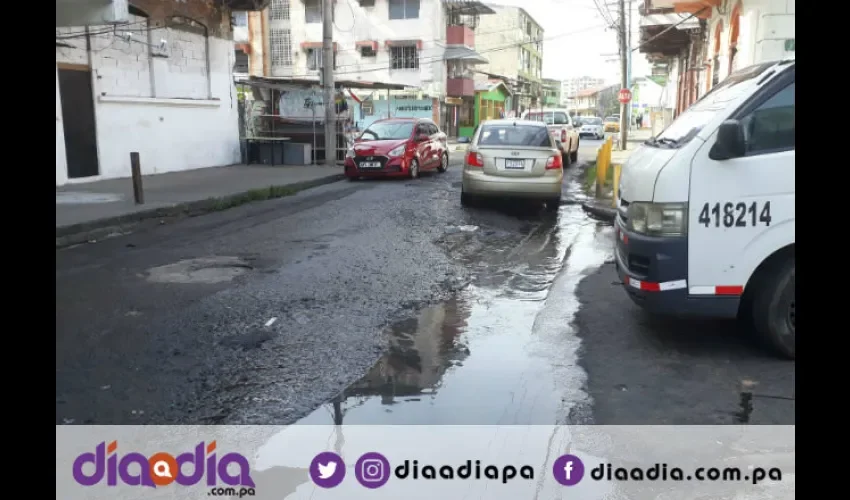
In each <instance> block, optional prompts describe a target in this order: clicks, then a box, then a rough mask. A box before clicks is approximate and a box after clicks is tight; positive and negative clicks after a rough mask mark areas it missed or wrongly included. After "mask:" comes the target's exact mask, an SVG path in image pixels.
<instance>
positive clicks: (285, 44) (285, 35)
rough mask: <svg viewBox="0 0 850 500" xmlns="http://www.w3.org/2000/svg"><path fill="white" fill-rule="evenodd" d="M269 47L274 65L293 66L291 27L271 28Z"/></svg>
mask: <svg viewBox="0 0 850 500" xmlns="http://www.w3.org/2000/svg"><path fill="white" fill-rule="evenodd" d="M269 47H270V49H271V59H272V66H292V33H291V32H290V30H289V29H280V28H271V29H270V30H269Z"/></svg>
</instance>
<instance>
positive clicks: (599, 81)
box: [561, 76, 605, 99]
mask: <svg viewBox="0 0 850 500" xmlns="http://www.w3.org/2000/svg"><path fill="white" fill-rule="evenodd" d="M603 85H605V79H604V78H594V77H592V76H580V77H578V78H568V79H566V80H562V81H561V98H562V99H568V98H570V99H571V98H575V97H577V95H578V93H579V92H581V91H582V90H587V89H592V88H597V87H602V86H603Z"/></svg>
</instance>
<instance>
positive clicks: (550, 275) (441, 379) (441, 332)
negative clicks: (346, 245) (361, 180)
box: [298, 185, 612, 425]
mask: <svg viewBox="0 0 850 500" xmlns="http://www.w3.org/2000/svg"><path fill="white" fill-rule="evenodd" d="M570 188H571V191H576V190H577V186H576V185H571V186H570ZM482 217H486V216H484V215H482ZM485 223H486V220H485ZM529 224H530V225H529V227H528V228H527V229H526V231H525V232H524V233H523V234H520V235H518V236H515V237H512V235H510V234H505V233H503V232H500V231H498V230H488V229H487V228H486V226H482V227H480V228H479V229H478V230H476V231H463V232H458V233H457V237H456V240H455V241H453V242H452V248H453V250H454V251H455V252H456V253H457V254H458V255H471V254H474V255H477V256H478V257H476V258H475V259H472V260H469V262H468V264H469V265H472V266H477V267H478V268H479V272H478V279H477V280H476V281H475V282H474V283H473V284H472V285H470V286H469V287H468V288H467V289H466V290H465V291H464V292H463V293H462V294H460V295H459V296H457V297H455V298H453V299H452V300H450V301H447V302H445V303H442V304H437V305H435V306H433V307H430V308H427V309H425V310H423V311H421V313H420V314H419V315H418V317H416V318H414V319H409V320H405V321H401V322H399V323H397V324H395V325H393V327H392V328H391V329H390V331H389V332H388V335H389V339H390V342H389V343H390V347H389V349H388V351H387V352H386V354H385V355H384V356H383V357H382V358H381V359H380V360H379V361H378V362H377V363H376V364H375V365H374V366H373V367H372V368H371V369H370V370H369V371H368V373H366V375H365V376H363V377H362V378H361V379H360V380H359V381H357V382H356V383H354V384H352V385H351V386H350V387H349V388H347V389H346V390H345V391H344V392H343V393H342V394H341V395H340V396H339V397H338V398H337V399H335V400H334V401H332V402H329V403H328V404H326V405H323V406H322V407H320V408H318V409H317V410H316V411H314V412H313V413H312V414H310V415H308V416H306V417H304V418H303V419H301V420H300V421H298V424H308V425H315V424H333V423H337V424H342V423H344V424H556V423H558V424H561V423H571V422H581V421H582V418H583V417H582V415H583V414H584V413H585V411H584V410H585V409H586V408H587V406H588V401H587V396H586V394H585V393H584V392H583V389H582V387H583V384H584V380H585V374H584V372H583V370H582V369H581V368H580V367H579V366H578V363H577V358H576V350H577V348H578V345H579V341H578V339H577V337H576V335H575V333H574V331H573V329H572V326H571V322H572V318H573V315H574V314H575V312H576V310H577V308H578V302H577V300H576V298H575V295H574V291H575V287H576V285H577V283H578V281H579V280H580V279H581V277H582V276H584V275H585V274H587V273H589V272H591V271H593V270H594V269H595V268H596V267H598V266H599V265H601V264H602V263H603V262H605V261H606V260H608V259H610V258H611V255H610V251H609V250H608V249H609V248H610V243H609V242H610V239H611V238H612V235H611V228H610V227H605V226H601V225H598V224H597V223H595V222H593V221H590V220H588V219H587V218H586V217H585V215H584V214H583V212H582V210H581V207H580V206H579V205H576V204H568V205H564V206H562V207H561V210H560V213H559V214H558V217H557V218H550V219H548V220H546V219H544V218H541V217H538V219H537V220H532V221H530V222H529ZM464 246H467V247H470V246H471V247H474V248H475V251H474V252H467V253H464V252H460V251H458V249H461V248H462V247H464ZM459 258H463V257H459ZM467 258H469V257H467Z"/></svg>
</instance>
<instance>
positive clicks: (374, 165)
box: [360, 161, 381, 168]
mask: <svg viewBox="0 0 850 500" xmlns="http://www.w3.org/2000/svg"><path fill="white" fill-rule="evenodd" d="M360 168H381V163H380V162H377V161H362V162H360Z"/></svg>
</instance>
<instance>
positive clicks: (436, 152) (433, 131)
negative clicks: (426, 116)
mask: <svg viewBox="0 0 850 500" xmlns="http://www.w3.org/2000/svg"><path fill="white" fill-rule="evenodd" d="M425 126H426V127H427V128H428V136H429V137H431V140H430V141H429V144H430V145H429V148H430V149H429V150H428V153H429V154H430V156H431V166H432V167H434V168H436V167H438V166H439V165H440V152H441V151H442V148H441V147H440V145H441V139H440V136H441V135H442V134H440V129H439V128H437V126H436V125H435V124H433V123H428V124H426V125H425Z"/></svg>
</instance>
